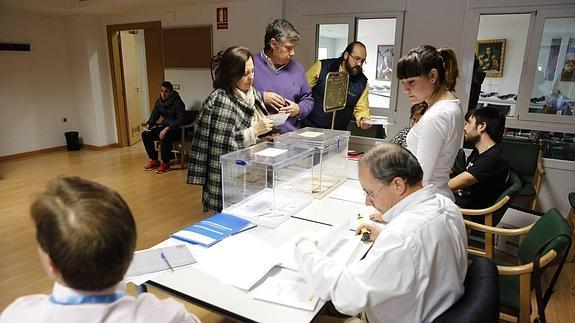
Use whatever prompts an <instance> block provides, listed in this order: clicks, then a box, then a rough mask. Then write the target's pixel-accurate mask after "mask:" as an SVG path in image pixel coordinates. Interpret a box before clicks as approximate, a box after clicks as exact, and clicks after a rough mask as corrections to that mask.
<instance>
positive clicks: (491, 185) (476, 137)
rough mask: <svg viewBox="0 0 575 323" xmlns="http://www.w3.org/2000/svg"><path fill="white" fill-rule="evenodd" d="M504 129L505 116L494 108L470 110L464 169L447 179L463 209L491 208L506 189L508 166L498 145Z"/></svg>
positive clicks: (465, 133)
mask: <svg viewBox="0 0 575 323" xmlns="http://www.w3.org/2000/svg"><path fill="white" fill-rule="evenodd" d="M504 129H505V116H504V115H501V114H500V113H499V112H498V111H497V110H496V109H495V108H491V107H486V108H482V109H476V110H471V111H469V113H468V114H467V117H466V123H465V128H464V135H465V140H466V141H468V142H469V143H471V144H473V146H474V148H473V151H472V152H471V155H469V157H468V158H467V164H466V169H465V171H463V172H462V173H460V174H459V175H457V176H455V177H453V178H452V179H450V180H449V183H448V184H449V188H450V189H451V190H452V191H453V193H454V195H455V204H457V205H458V206H459V207H462V208H468V209H482V208H486V207H489V206H491V205H493V204H494V203H495V202H496V199H497V198H498V197H499V195H500V194H501V193H502V192H503V191H504V190H505V183H506V182H507V179H508V177H509V164H508V162H507V161H506V160H505V159H504V158H503V157H502V153H501V148H500V146H499V145H498V143H499V142H501V138H502V137H503V130H504Z"/></svg>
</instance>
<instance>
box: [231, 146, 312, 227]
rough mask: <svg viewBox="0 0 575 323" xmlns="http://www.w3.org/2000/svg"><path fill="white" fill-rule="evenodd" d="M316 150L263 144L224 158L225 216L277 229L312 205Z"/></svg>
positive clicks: (232, 153)
mask: <svg viewBox="0 0 575 323" xmlns="http://www.w3.org/2000/svg"><path fill="white" fill-rule="evenodd" d="M313 152H314V151H313V149H312V148H307V147H298V146H294V145H288V144H285V143H272V142H264V143H260V144H257V145H254V146H251V147H248V148H245V149H241V150H238V151H235V152H231V153H229V154H225V155H222V156H221V157H220V161H221V164H222V189H223V206H224V209H223V211H222V213H228V214H232V215H235V216H237V217H240V218H243V219H246V220H248V221H250V222H252V223H254V224H257V225H261V226H265V227H271V228H274V227H276V226H278V225H279V224H280V223H282V222H284V221H285V220H287V219H288V218H289V217H291V216H292V215H293V214H295V213H297V212H298V211H300V210H301V209H303V208H304V207H305V206H306V205H308V204H309V203H311V201H312V199H313V196H312V190H313V187H312V179H311V178H312V167H313Z"/></svg>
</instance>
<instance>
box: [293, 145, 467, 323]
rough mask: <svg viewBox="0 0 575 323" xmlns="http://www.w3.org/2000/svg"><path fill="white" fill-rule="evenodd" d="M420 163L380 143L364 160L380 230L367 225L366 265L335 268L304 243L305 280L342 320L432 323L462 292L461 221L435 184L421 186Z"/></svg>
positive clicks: (299, 250) (299, 257)
mask: <svg viewBox="0 0 575 323" xmlns="http://www.w3.org/2000/svg"><path fill="white" fill-rule="evenodd" d="M422 177H423V171H422V169H421V166H420V165H419V163H418V162H417V159H416V158H415V157H414V156H413V155H412V154H411V153H410V152H409V151H408V150H406V149H404V148H402V147H400V146H399V145H395V144H388V143H384V144H380V145H378V146H376V147H374V148H373V149H372V150H370V151H369V152H368V153H366V154H365V156H363V157H362V158H361V159H360V161H359V181H360V183H361V186H362V188H363V190H364V191H365V194H366V197H365V199H366V204H367V205H373V206H374V207H375V208H376V209H377V210H378V211H379V212H381V214H382V217H381V218H380V221H381V222H382V223H375V222H369V223H366V224H363V225H362V227H365V228H367V229H369V230H370V239H371V240H372V241H373V246H372V248H371V250H370V251H369V252H368V254H367V255H366V257H365V258H364V259H362V260H361V261H359V262H357V263H354V264H351V265H348V266H344V265H339V264H336V263H335V262H334V261H332V260H331V259H330V258H329V257H327V256H326V255H325V254H324V253H322V252H321V251H319V250H318V248H317V247H316V245H315V243H314V242H313V241H311V240H309V239H307V238H303V239H301V240H300V241H299V242H298V244H297V247H296V261H297V263H298V267H299V270H300V272H301V273H302V274H303V276H304V277H305V280H306V281H307V282H308V283H309V284H311V285H312V286H313V289H314V291H315V293H316V294H317V295H318V296H319V297H320V298H322V299H324V300H330V299H331V301H332V303H333V305H334V306H335V308H336V309H337V310H338V311H339V312H341V313H344V314H347V315H352V316H356V315H358V314H361V315H360V316H361V320H363V321H365V320H367V321H369V322H370V323H375V322H431V321H433V319H434V318H436V317H437V316H439V315H440V314H441V313H443V312H444V311H446V310H447V309H448V308H449V307H450V306H451V305H453V304H454V303H455V302H456V301H457V300H458V299H459V298H460V297H461V296H462V295H463V292H464V289H463V281H464V279H465V274H466V271H467V238H466V234H465V226H464V223H463V217H462V215H461V213H460V212H459V209H458V207H457V206H456V205H455V204H454V203H453V202H452V201H451V200H449V199H448V198H446V197H444V196H443V195H441V194H438V193H436V191H435V189H434V188H433V186H432V185H429V186H427V187H423V186H422V184H421V179H422Z"/></svg>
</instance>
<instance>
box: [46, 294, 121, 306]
mask: <svg viewBox="0 0 575 323" xmlns="http://www.w3.org/2000/svg"><path fill="white" fill-rule="evenodd" d="M126 295H127V294H126V292H117V293H115V294H108V295H86V296H80V295H77V296H68V297H65V298H61V299H56V298H55V297H54V295H50V302H51V303H54V304H60V305H80V304H104V303H112V302H115V301H117V300H119V299H120V298H122V297H124V296H126Z"/></svg>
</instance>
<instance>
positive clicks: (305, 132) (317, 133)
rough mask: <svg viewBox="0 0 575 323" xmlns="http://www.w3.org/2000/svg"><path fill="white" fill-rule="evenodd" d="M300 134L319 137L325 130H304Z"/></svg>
mask: <svg viewBox="0 0 575 323" xmlns="http://www.w3.org/2000/svg"><path fill="white" fill-rule="evenodd" d="M299 135H300V136H302V137H307V138H315V137H319V136H321V135H323V132H318V131H304V132H302V133H300V134H299Z"/></svg>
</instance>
